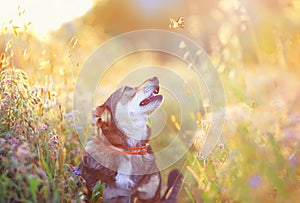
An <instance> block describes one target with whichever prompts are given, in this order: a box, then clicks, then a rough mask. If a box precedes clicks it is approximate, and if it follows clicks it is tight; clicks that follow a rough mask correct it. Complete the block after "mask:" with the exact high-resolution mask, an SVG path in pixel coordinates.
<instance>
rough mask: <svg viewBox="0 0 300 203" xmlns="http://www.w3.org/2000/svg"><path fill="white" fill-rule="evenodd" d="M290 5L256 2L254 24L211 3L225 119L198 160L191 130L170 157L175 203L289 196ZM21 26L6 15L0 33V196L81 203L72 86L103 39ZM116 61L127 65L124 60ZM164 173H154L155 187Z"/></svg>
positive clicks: (295, 144)
mask: <svg viewBox="0 0 300 203" xmlns="http://www.w3.org/2000/svg"><path fill="white" fill-rule="evenodd" d="M291 2H293V3H294V2H296V1H291ZM293 5H294V4H293ZM295 5H296V6H295ZM295 5H294V6H295V7H294V10H293V8H292V7H289V5H285V7H284V9H285V10H284V11H282V10H281V7H279V6H278V5H277V6H278V7H276V5H275V6H274V7H272V8H270V9H266V7H263V6H262V10H263V11H268V12H269V13H265V14H264V20H262V21H260V22H259V23H257V22H254V21H251V19H249V18H251V12H250V14H249V16H248V14H247V15H246V13H245V8H244V7H243V6H241V5H240V6H237V8H232V9H230V8H227V7H226V6H224V5H223V6H222V5H220V8H218V9H219V11H220V13H221V14H222V15H224V16H225V15H226V16H227V15H228V16H230V19H229V20H228V19H223V18H220V17H218V15H221V14H220V13H217V14H216V13H214V15H213V16H217V17H216V20H215V22H216V23H217V24H218V25H220V26H219V29H218V34H217V35H216V36H212V37H211V38H210V40H209V41H210V44H209V48H208V49H209V51H207V52H208V55H209V57H210V59H211V61H212V63H213V64H214V65H215V67H216V69H217V71H218V73H219V76H220V78H221V80H222V83H223V87H224V91H225V96H226V113H225V124H224V126H223V131H222V137H221V139H220V141H219V143H217V146H216V147H215V149H214V151H213V152H212V153H211V154H210V155H209V156H208V157H207V158H205V159H203V158H201V157H200V156H198V153H197V152H198V151H201V148H202V147H203V146H202V145H201V143H203V140H202V139H203V138H202V137H201V136H200V137H197V136H196V134H197V133H196V132H195V136H196V139H195V142H194V144H193V146H192V147H191V148H190V149H189V150H188V153H187V154H186V155H185V156H184V158H183V160H181V161H180V162H179V163H178V165H179V166H180V167H181V168H182V172H183V174H184V183H183V186H182V190H181V193H180V196H179V199H180V201H179V202H298V201H299V199H300V151H299V149H300V142H299V141H300V137H299V133H300V105H299V101H300V80H299V79H300V71H299V70H300V69H299V67H300V32H299V26H298V24H299V14H297V12H296V11H297V9H298V11H299V8H300V6H299V3H298V4H296V3H295ZM264 9H265V10H264ZM288 9H290V10H288ZM279 11H280V12H279ZM276 15H279V17H278V19H279V20H278V21H276V23H277V24H276V25H274V26H271V25H273V24H272V22H273V18H274V17H275V16H276ZM252 17H253V16H252ZM187 19H189V18H187ZM194 21H195V18H190V20H189V21H187V22H189V23H191V24H193V23H196V22H194ZM297 23H298V24H297ZM30 26H34V25H30V23H26V22H25V23H24V26H23V27H17V26H15V25H14V22H13V21H11V22H9V23H8V24H7V25H5V26H4V27H2V28H1V32H0V47H1V49H0V159H1V164H0V202H83V201H84V200H85V198H86V197H85V194H86V188H85V182H84V180H83V179H82V178H81V177H80V175H78V171H77V168H76V166H78V164H79V163H80V160H81V156H82V142H81V140H80V136H81V135H82V134H85V133H87V131H88V130H87V128H89V127H90V126H78V125H74V120H76V119H77V118H76V112H75V111H74V110H73V109H72V99H73V92H74V87H75V84H76V78H77V76H78V74H79V71H80V67H81V66H82V65H83V64H84V62H85V60H86V58H87V57H88V55H89V54H90V52H91V51H92V50H93V49H94V48H95V47H93V44H98V43H100V42H103V41H105V40H106V39H107V38H109V36H108V35H106V36H103V38H102V39H101V40H100V39H98V38H97V37H95V36H89V40H86V36H85V34H84V33H82V34H78V36H74V37H72V38H70V39H67V40H66V39H60V38H59V37H57V38H53V39H50V40H49V41H47V42H44V41H38V40H37V39H36V38H35V37H34V36H32V35H31V34H30V32H29V30H30ZM87 29H92V28H87ZM88 31H91V30H88ZM244 33H246V34H244ZM204 49H205V48H204ZM139 58H140V60H141V61H142V60H143V59H145V60H147V56H144V57H143V56H140V57H139ZM158 59H159V57H153V58H151V60H153V61H156V60H158ZM135 63H138V62H135ZM174 63H176V62H174ZM119 65H120V66H122V65H123V66H124V67H130V64H129V62H128V61H123V62H122V63H121V64H119ZM131 65H132V64H131ZM106 80H107V83H108V84H109V83H110V82H112V81H113V80H115V78H106ZM102 91H104V92H105V93H106V94H109V92H112V91H113V88H112V87H110V86H107V89H105V90H102ZM102 99H104V98H102ZM171 108H173V107H171ZM174 108H175V107H174ZM205 113H206V112H204V113H202V115H200V113H199V114H198V115H200V116H198V117H197V119H198V122H199V124H200V125H199V126H198V129H197V132H200V133H204V134H205V133H207V126H206V125H205V123H206V122H209V121H206V115H205ZM202 124H203V125H202ZM166 125H167V126H168V130H169V134H170V135H169V137H168V139H170V138H172V136H173V135H172V134H173V133H174V132H176V131H177V130H178V128H180V126H178V125H179V124H178V123H177V122H175V120H174V118H173V117H172V115H168V119H167V124H166ZM167 132H168V131H167ZM158 148H159V146H158ZM173 167H176V165H174V166H173ZM168 171H169V170H166V171H162V174H163V178H164V184H165V183H166V175H167V173H168ZM104 187H105V185H104V184H101V183H99V184H98V185H97V187H95V189H94V193H93V201H95V202H97V201H101V193H102V190H103V188H104Z"/></svg>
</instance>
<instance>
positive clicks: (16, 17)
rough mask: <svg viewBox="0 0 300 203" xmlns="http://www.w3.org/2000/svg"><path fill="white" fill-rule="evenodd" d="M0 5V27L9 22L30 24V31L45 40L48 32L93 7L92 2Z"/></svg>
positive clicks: (17, 0) (37, 0) (42, 0)
mask: <svg viewBox="0 0 300 203" xmlns="http://www.w3.org/2000/svg"><path fill="white" fill-rule="evenodd" d="M0 3H1V7H0V25H1V26H5V25H7V24H9V22H11V23H12V24H13V25H16V26H19V27H22V26H23V24H24V22H26V23H28V22H31V24H30V25H31V27H30V28H31V29H30V30H31V31H32V32H33V33H34V34H36V35H38V36H39V38H42V39H43V38H47V35H48V34H49V31H53V30H56V29H58V28H59V27H60V26H61V25H62V24H63V23H66V22H68V21H71V20H73V19H74V18H77V17H80V16H82V15H84V14H85V13H86V12H87V11H88V10H89V9H90V8H91V7H92V5H93V4H92V0H84V1H83V0H63V1H60V0H52V1H47V0H30V1H25V0H10V1H5V0H0ZM23 11H25V12H23ZM19 12H20V13H19ZM11 20H12V21H11Z"/></svg>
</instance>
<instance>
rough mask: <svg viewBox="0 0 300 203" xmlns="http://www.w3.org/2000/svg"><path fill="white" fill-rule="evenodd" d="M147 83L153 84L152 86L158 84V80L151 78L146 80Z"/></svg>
mask: <svg viewBox="0 0 300 203" xmlns="http://www.w3.org/2000/svg"><path fill="white" fill-rule="evenodd" d="M148 81H150V82H153V83H154V84H158V83H159V81H158V78H157V77H156V76H153V77H152V78H150V79H148Z"/></svg>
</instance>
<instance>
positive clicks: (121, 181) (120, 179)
mask: <svg viewBox="0 0 300 203" xmlns="http://www.w3.org/2000/svg"><path fill="white" fill-rule="evenodd" d="M116 185H117V186H118V187H119V188H122V189H127V190H131V189H132V188H134V185H135V184H134V182H133V181H132V180H131V179H130V176H129V175H125V174H121V173H118V174H117V176H116Z"/></svg>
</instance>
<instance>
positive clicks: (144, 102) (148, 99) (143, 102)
mask: <svg viewBox="0 0 300 203" xmlns="http://www.w3.org/2000/svg"><path fill="white" fill-rule="evenodd" d="M152 97H154V94H153V93H152V94H151V95H150V96H149V97H147V98H146V99H144V100H143V101H142V102H141V103H140V106H145V105H147V104H149V102H150V101H151V98H152Z"/></svg>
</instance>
